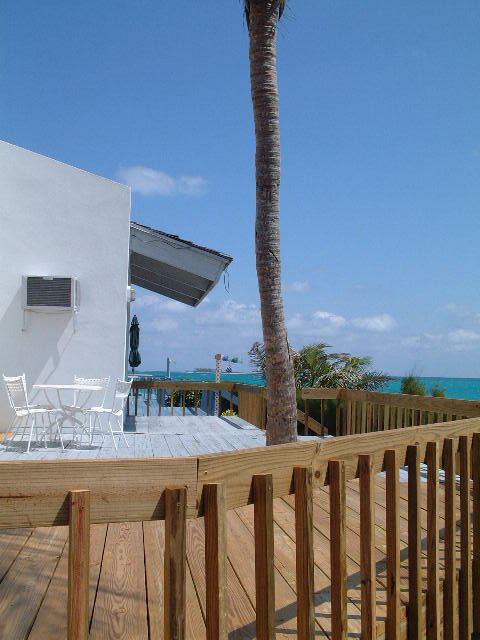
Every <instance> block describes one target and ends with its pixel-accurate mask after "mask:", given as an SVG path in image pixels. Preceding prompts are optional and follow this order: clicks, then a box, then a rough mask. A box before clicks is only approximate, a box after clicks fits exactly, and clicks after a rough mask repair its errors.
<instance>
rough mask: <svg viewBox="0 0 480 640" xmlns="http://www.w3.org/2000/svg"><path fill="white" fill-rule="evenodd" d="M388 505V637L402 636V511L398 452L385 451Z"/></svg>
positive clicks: (393, 638) (392, 639)
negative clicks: (400, 506)
mask: <svg viewBox="0 0 480 640" xmlns="http://www.w3.org/2000/svg"><path fill="white" fill-rule="evenodd" d="M385 470H386V476H387V477H386V488H387V492H386V505H387V527H386V529H387V622H386V629H387V637H388V639H389V640H397V639H398V638H400V512H399V493H400V488H399V479H398V454H397V451H396V449H388V450H387V451H385Z"/></svg>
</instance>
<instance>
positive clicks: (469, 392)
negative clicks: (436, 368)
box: [383, 377, 480, 400]
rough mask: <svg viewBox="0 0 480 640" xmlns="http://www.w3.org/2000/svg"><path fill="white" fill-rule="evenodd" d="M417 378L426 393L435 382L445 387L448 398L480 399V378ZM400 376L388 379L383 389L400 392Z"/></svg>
mask: <svg viewBox="0 0 480 640" xmlns="http://www.w3.org/2000/svg"><path fill="white" fill-rule="evenodd" d="M419 380H421V381H422V382H424V383H425V386H426V387H427V393H428V394H430V393H431V391H432V388H433V386H434V385H435V384H438V386H439V387H442V388H443V389H445V395H446V396H447V397H448V398H465V399H467V400H480V378H424V377H419ZM400 385H401V378H398V379H395V380H390V382H387V384H386V385H385V386H384V388H383V390H384V391H393V392H395V393H400Z"/></svg>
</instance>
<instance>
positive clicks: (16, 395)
mask: <svg viewBox="0 0 480 640" xmlns="http://www.w3.org/2000/svg"><path fill="white" fill-rule="evenodd" d="M3 381H4V383H5V387H6V389H7V395H8V400H9V402H10V406H11V407H12V409H13V410H14V412H15V415H14V417H13V419H12V422H11V425H10V428H9V430H10V429H13V434H12V436H11V438H7V439H6V440H13V439H14V438H15V436H16V435H17V433H18V432H19V431H20V429H22V427H23V431H22V440H23V437H24V435H25V431H26V430H27V428H28V423H29V422H30V423H31V424H30V433H29V436H28V445H27V453H29V452H30V444H31V442H32V436H33V430H34V429H35V432H36V437H37V440H40V439H43V441H44V443H45V448H47V430H46V428H45V421H44V418H45V417H48V419H49V429H50V431H51V427H52V422H51V418H52V416H54V417H55V423H56V426H57V433H58V435H59V438H60V443H61V445H62V449H63V448H64V446H63V440H62V433H61V430H60V425H59V424H58V417H57V413H58V412H57V409H56V408H55V407H45V406H40V405H30V404H29V403H28V396H27V383H26V379H25V374H23V375H21V376H16V377H13V378H8V377H7V376H3ZM40 416H41V417H42V425H41V426H40V425H39V424H38V423H37V418H39V417H40ZM39 430H40V434H41V436H42V437H41V438H39ZM6 440H4V442H5V441H6Z"/></svg>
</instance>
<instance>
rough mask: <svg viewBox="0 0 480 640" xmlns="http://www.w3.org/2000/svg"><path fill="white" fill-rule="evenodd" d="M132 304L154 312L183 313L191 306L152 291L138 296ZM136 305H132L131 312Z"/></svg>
mask: <svg viewBox="0 0 480 640" xmlns="http://www.w3.org/2000/svg"><path fill="white" fill-rule="evenodd" d="M134 305H136V307H140V308H141V309H151V310H152V311H153V312H155V313H163V314H169V313H173V314H180V313H181V314H183V313H188V312H189V311H190V310H191V307H189V306H188V305H185V304H183V303H182V302H177V300H168V299H166V298H162V297H161V296H159V295H156V294H154V293H147V294H145V295H142V296H138V298H137V299H136V300H135V302H134ZM136 307H135V306H132V312H135V308H136Z"/></svg>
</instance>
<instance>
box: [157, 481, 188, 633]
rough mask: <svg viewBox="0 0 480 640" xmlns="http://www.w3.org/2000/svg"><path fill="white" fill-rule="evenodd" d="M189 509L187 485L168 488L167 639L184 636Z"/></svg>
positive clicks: (165, 620) (166, 501) (164, 609)
mask: <svg viewBox="0 0 480 640" xmlns="http://www.w3.org/2000/svg"><path fill="white" fill-rule="evenodd" d="M186 513H187V490H186V488H185V487H167V488H166V489H165V559H164V560H165V565H164V576H165V584H164V592H163V593H164V597H163V613H164V630H165V631H164V633H165V640H184V638H185V629H186V627H185V621H186V599H187V583H186V559H187V556H186Z"/></svg>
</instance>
